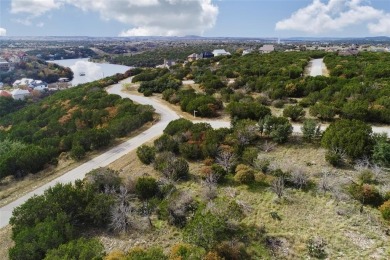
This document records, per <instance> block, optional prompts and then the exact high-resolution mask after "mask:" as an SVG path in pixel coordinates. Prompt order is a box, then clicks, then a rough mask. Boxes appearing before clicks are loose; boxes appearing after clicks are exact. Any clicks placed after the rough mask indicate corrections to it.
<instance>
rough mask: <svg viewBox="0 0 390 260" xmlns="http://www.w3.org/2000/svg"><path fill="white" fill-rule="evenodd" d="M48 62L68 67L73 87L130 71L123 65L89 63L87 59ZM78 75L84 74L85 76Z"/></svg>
mask: <svg viewBox="0 0 390 260" xmlns="http://www.w3.org/2000/svg"><path fill="white" fill-rule="evenodd" d="M48 62H53V63H56V64H58V65H61V66H64V67H69V68H70V69H71V70H72V71H73V73H74V78H73V80H72V81H71V82H70V83H71V84H72V85H73V86H76V85H78V84H83V83H88V82H91V81H95V80H98V79H101V78H105V77H109V76H112V75H115V74H116V73H124V72H126V71H127V70H129V69H131V67H128V66H123V65H116V64H108V63H95V62H89V61H88V59H69V60H52V61H48ZM80 74H85V76H81V75H80Z"/></svg>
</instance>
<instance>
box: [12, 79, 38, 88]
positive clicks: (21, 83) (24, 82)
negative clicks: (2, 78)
mask: <svg viewBox="0 0 390 260" xmlns="http://www.w3.org/2000/svg"><path fill="white" fill-rule="evenodd" d="M32 82H34V80H33V79H28V78H22V79H19V80H15V82H14V83H13V84H12V86H13V87H14V88H17V87H19V86H28V85H30V84H31V83H32Z"/></svg>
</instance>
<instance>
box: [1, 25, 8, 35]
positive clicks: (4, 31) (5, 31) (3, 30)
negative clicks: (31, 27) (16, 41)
mask: <svg viewBox="0 0 390 260" xmlns="http://www.w3.org/2000/svg"><path fill="white" fill-rule="evenodd" d="M6 35H7V30H6V29H4V28H1V27H0V36H6Z"/></svg>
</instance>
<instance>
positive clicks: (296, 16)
mask: <svg viewBox="0 0 390 260" xmlns="http://www.w3.org/2000/svg"><path fill="white" fill-rule="evenodd" d="M2 35H7V36H102V37H104V36H150V35H153V36H184V35H200V36H209V37H223V36H226V37H281V38H283V37H294V36H306V37H308V36H311V37H364V36H390V2H389V0H218V1H217V0H215V1H212V0H0V36H2Z"/></svg>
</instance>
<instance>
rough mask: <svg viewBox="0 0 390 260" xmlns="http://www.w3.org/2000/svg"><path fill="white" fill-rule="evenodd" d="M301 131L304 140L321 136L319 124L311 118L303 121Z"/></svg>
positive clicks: (313, 139) (311, 140)
mask: <svg viewBox="0 0 390 260" xmlns="http://www.w3.org/2000/svg"><path fill="white" fill-rule="evenodd" d="M301 131H302V135H303V139H304V140H305V141H306V142H313V141H315V140H318V139H320V138H321V125H320V124H319V123H318V122H317V121H315V120H313V119H306V120H305V121H303V125H302V127H301Z"/></svg>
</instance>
